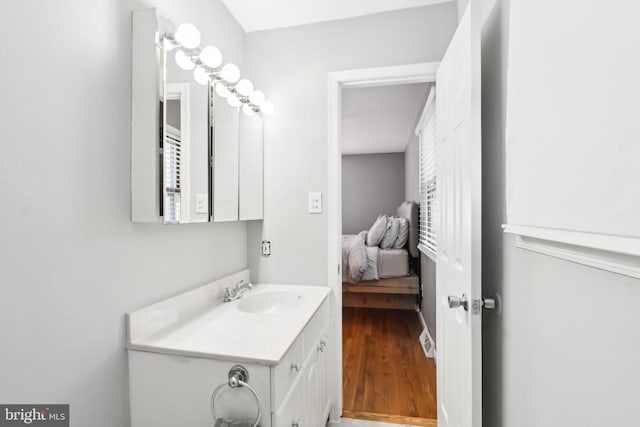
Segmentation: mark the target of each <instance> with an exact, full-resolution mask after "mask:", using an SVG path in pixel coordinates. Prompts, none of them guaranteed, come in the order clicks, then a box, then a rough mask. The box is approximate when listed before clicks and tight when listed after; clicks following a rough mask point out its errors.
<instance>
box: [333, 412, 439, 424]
mask: <svg viewBox="0 0 640 427" xmlns="http://www.w3.org/2000/svg"><path fill="white" fill-rule="evenodd" d="M342 416H343V417H344V418H351V419H357V420H367V421H378V422H383V423H392V424H404V425H405V426H422V427H437V426H438V420H433V419H428V418H417V417H406V416H402V415H386V414H375V413H372V412H359V411H344V413H343V414H342Z"/></svg>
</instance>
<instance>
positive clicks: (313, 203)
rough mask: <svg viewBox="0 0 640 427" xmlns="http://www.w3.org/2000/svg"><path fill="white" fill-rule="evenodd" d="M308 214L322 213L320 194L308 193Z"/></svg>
mask: <svg viewBox="0 0 640 427" xmlns="http://www.w3.org/2000/svg"><path fill="white" fill-rule="evenodd" d="M309 213H312V214H318V213H322V193H309Z"/></svg>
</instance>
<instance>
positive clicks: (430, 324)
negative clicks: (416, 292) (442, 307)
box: [420, 252, 437, 340]
mask: <svg viewBox="0 0 640 427" xmlns="http://www.w3.org/2000/svg"><path fill="white" fill-rule="evenodd" d="M420 284H421V285H422V307H421V309H422V317H424V321H425V322H426V323H427V328H429V333H431V337H432V338H433V339H434V340H435V339H436V301H437V299H436V263H435V261H433V260H432V259H431V258H429V257H428V256H426V255H425V254H423V253H422V252H420Z"/></svg>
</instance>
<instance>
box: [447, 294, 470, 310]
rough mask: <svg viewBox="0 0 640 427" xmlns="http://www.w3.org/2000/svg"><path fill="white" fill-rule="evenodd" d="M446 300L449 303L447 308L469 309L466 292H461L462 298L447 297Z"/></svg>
mask: <svg viewBox="0 0 640 427" xmlns="http://www.w3.org/2000/svg"><path fill="white" fill-rule="evenodd" d="M447 302H448V303H449V308H460V307H462V308H464V311H469V300H468V299H467V295H466V294H462V298H460V297H453V296H449V297H447Z"/></svg>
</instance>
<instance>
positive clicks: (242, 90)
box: [236, 79, 253, 96]
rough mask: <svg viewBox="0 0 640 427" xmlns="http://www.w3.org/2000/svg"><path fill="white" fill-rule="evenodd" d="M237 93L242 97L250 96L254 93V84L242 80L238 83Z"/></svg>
mask: <svg viewBox="0 0 640 427" xmlns="http://www.w3.org/2000/svg"><path fill="white" fill-rule="evenodd" d="M236 92H238V94H240V96H249V95H251V93H252V92H253V83H251V81H249V80H247V79H242V80H240V81H239V82H238V83H236Z"/></svg>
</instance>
